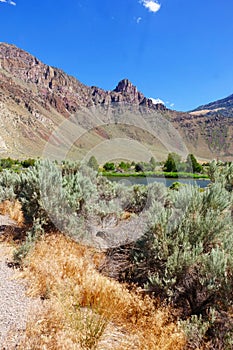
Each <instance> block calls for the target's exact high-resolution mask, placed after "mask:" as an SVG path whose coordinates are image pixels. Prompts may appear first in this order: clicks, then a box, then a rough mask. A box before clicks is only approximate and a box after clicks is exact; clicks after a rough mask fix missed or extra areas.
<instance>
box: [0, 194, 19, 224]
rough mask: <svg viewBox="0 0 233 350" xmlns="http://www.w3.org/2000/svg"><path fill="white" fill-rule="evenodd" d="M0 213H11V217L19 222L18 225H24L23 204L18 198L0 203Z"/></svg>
mask: <svg viewBox="0 0 233 350" xmlns="http://www.w3.org/2000/svg"><path fill="white" fill-rule="evenodd" d="M0 214H2V215H9V217H10V218H11V219H12V220H14V221H15V222H16V223H17V224H18V226H22V225H23V223H24V217H23V212H22V206H21V203H20V202H19V201H18V200H15V201H9V200H6V201H4V202H2V203H0Z"/></svg>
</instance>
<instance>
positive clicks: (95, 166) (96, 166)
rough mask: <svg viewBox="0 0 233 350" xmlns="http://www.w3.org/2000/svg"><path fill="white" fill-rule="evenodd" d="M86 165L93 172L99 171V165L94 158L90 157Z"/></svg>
mask: <svg viewBox="0 0 233 350" xmlns="http://www.w3.org/2000/svg"><path fill="white" fill-rule="evenodd" d="M87 165H88V166H89V167H90V168H92V169H93V170H95V171H98V169H99V164H98V162H97V159H96V158H95V157H94V156H91V157H90V159H89V161H88V163H87Z"/></svg>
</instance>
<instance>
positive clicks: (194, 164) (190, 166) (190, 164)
mask: <svg viewBox="0 0 233 350" xmlns="http://www.w3.org/2000/svg"><path fill="white" fill-rule="evenodd" d="M186 164H187V165H186V166H187V171H188V172H193V173H201V172H202V170H203V168H202V165H201V164H200V163H198V161H197V160H196V158H195V156H194V155H193V154H189V155H188V156H187V160H186Z"/></svg>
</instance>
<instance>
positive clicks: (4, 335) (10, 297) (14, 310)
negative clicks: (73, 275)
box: [0, 215, 41, 350]
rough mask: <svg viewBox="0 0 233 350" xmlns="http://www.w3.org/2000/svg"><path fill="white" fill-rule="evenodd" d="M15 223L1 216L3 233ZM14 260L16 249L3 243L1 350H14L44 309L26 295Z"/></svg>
mask: <svg viewBox="0 0 233 350" xmlns="http://www.w3.org/2000/svg"><path fill="white" fill-rule="evenodd" d="M12 224H13V222H12V220H10V219H9V218H8V217H7V216H1V215H0V234H2V233H3V231H4V229H5V228H6V226H8V225H12ZM11 261H12V247H11V246H10V245H8V244H7V243H5V242H0V349H1V350H13V349H17V345H18V344H19V342H20V339H21V337H23V334H24V330H25V327H26V323H27V319H28V317H29V315H31V313H33V312H35V310H36V309H37V308H38V307H40V306H41V302H40V300H38V299H33V298H29V297H28V296H27V295H26V285H25V283H24V282H23V281H22V280H20V279H17V275H18V274H19V271H17V270H16V269H15V268H14V267H12V264H10V262H11Z"/></svg>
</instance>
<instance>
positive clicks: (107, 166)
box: [103, 162, 115, 171]
mask: <svg viewBox="0 0 233 350" xmlns="http://www.w3.org/2000/svg"><path fill="white" fill-rule="evenodd" d="M103 168H104V170H105V171H114V170H115V164H114V163H109V162H107V163H105V164H104V166H103Z"/></svg>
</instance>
